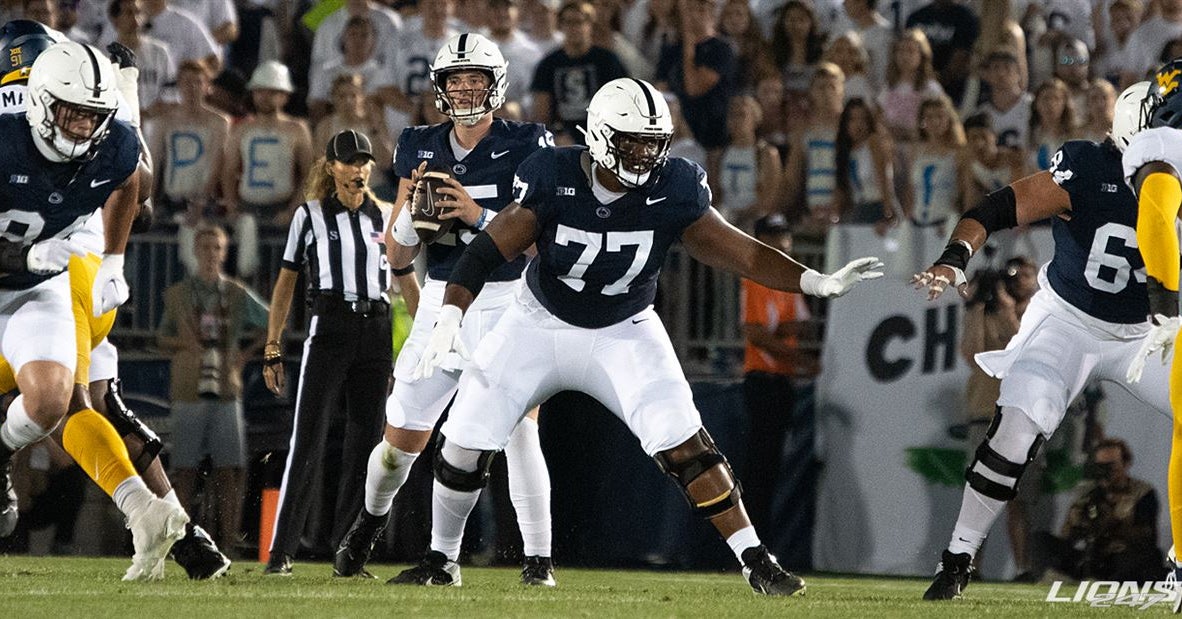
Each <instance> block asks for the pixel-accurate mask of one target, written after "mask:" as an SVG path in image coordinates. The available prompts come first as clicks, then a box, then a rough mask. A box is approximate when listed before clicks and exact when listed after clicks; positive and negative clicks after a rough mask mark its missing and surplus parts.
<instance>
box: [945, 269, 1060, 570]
mask: <svg viewBox="0 0 1182 619" xmlns="http://www.w3.org/2000/svg"><path fill="white" fill-rule="evenodd" d="M991 250H992V248H989V247H986V248H985V250H984V253H985V255H986V257H991V254H992V251H991ZM969 286H970V289H971V290H970V294H969V300H968V301H966V302H965V308H964V336H963V338H962V339H961V342H960V352H961V355H962V356H963V357H964V359H965V362H966V363H968V366H969V370H970V374H969V379H968V381H967V383H966V387H965V401H966V406H965V408H966V411H967V413H968V419H967V420H966V425H967V432H966V434H967V438H968V441H967V443H966V449H967V450H968V454H967V455H968V459H969V461H972V459H973V457H974V453H975V452H976V449H977V446H978V445H980V444H981V441H983V440H985V435H986V432H987V431H988V429H989V424H990V422H992V421H993V414H994V411H995V410H996V408H997V398H998V396H999V391H1000V386H1001V381H1000V380H998V379H996V378H993V377H992V376H989V375H988V374H986V373H985V372H984V371H983V370H981V368H980V367H978V366H977V363H976V361H975V360H974V359H973V357H974V355H976V354H977V353H982V352H986V351H990V350H1001V349H1003V348H1005V347H1006V344H1008V343H1009V341H1010V338H1012V337H1013V336H1014V334H1015V333H1017V332H1018V323H1019V321H1020V320H1021V319H1022V314H1023V313H1024V312H1025V311H1026V305H1027V304H1028V303H1029V302H1030V298H1031V297H1033V296H1034V293H1035V291H1037V290H1038V269H1037V268H1036V267H1035V265H1034V263H1033V262H1031V261H1030V260H1028V259H1027V258H1025V257H1021V256H1019V257H1015V258H1011V259H1010V260H1008V261H1007V262H1006V264H1005V268H1004V269H1003V270H1000V271H999V270H997V269H981V270H980V271H978V272H977V274H976V276H975V277H974V278H973V281H972V282H971V283H970V284H969ZM1041 462H1042V460H1041V459H1040V460H1038V461H1036V463H1035V466H1041ZM1030 477H1031V478H1032V479H1028V480H1027V483H1025V484H1022V485H1020V486H1019V490H1018V497H1017V500H1015V501H1013V502H1011V503H1010V505H1009V506H1008V508H1007V509H1006V525H1007V526H1008V532H1009V536H1010V548H1011V550H1012V551H1013V553H1014V564H1015V565H1017V566H1018V570H1019V572H1025V571H1026V570H1027V569H1028V568H1029V567H1030V564H1029V556H1028V553H1027V539H1028V537H1029V530H1030V526H1029V522H1030V519H1029V516H1028V514H1027V507H1028V506H1029V505H1030V504H1032V503H1033V502H1034V501H1035V500H1037V498H1038V492H1039V485H1040V484H1038V483H1037V479H1034V478H1036V477H1037V475H1035V474H1032V475H1030ZM978 556H980V555H978Z"/></svg>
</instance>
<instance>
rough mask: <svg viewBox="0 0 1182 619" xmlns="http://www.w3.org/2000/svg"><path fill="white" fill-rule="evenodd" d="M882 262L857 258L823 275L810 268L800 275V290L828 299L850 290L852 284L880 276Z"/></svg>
mask: <svg viewBox="0 0 1182 619" xmlns="http://www.w3.org/2000/svg"><path fill="white" fill-rule="evenodd" d="M882 267H883V263H882V261H881V260H879V259H878V258H858V259H856V260H851V261H850V263H849V264H847V265H845V266H843V267H841V268H840V269H838V270H837V271H836V272H835V273H833V274H832V275H823V274H821V273H818V272H816V271H814V270H812V269H808V270H806V271H805V272H804V273H801V275H800V291H801V292H803V293H805V294H807V295H811V296H814V297H821V298H822V299H830V298H833V297H840V296H841V295H843V294H845V293H847V292H849V291H850V288H853V287H854V284H856V283H858V282H860V281H863V280H867V279H878V278H880V277H882V271H876V270H875V269H881V268H882Z"/></svg>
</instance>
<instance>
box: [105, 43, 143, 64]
mask: <svg viewBox="0 0 1182 619" xmlns="http://www.w3.org/2000/svg"><path fill="white" fill-rule="evenodd" d="M107 53H108V54H110V55H111V62H113V63H115V64H117V65H119V68H120V69H126V68H128V67H135V66H136V64H135V52H133V51H131V48H129V47H127V46H126V45H124V44H122V43H120V42H118V41H111V42H110V43H108V44H107Z"/></svg>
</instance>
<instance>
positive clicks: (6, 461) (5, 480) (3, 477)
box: [0, 444, 20, 537]
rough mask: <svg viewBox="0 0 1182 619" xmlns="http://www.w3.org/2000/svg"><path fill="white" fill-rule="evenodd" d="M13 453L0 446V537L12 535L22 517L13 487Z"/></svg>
mask: <svg viewBox="0 0 1182 619" xmlns="http://www.w3.org/2000/svg"><path fill="white" fill-rule="evenodd" d="M12 453H13V452H11V451H9V450H8V448H7V447H5V446H4V445H3V444H0V537H8V536H9V535H12V532H13V531H15V530H16V522H17V520H18V519H19V517H20V511H19V509H18V506H17V502H16V488H15V487H14V486H13V485H12Z"/></svg>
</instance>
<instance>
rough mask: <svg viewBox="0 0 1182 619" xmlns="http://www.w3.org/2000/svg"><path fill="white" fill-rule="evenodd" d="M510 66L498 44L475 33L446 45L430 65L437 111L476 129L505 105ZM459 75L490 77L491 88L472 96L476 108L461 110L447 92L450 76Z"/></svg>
mask: <svg viewBox="0 0 1182 619" xmlns="http://www.w3.org/2000/svg"><path fill="white" fill-rule="evenodd" d="M507 66H508V63H507V62H505V57H504V56H503V55H501V50H500V49H498V48H497V46H496V44H494V43H493V42H492V41H490V40H488V39H487V38H486V37H484V36H483V35H480V34H476V33H474V32H465V33H463V34H458V35H456V36H454V37H452V38H450V39H448V40H447V43H444V44H443V47H442V48H440V50H439V53H438V54H436V55H435V62H434V63H433V64H432V65H431V85H432V86H433V87H434V88H435V107H436V108H438V109H439V111H440V112H443V113H444V114H447V115H448V116H450V117H451V118H452V120H454V121H456V122H458V123H460V124H464V125H474V124H476V123H477V122H478V121H479V120H480V119H481V118H482V117H483V116H484V115H485V114H487V113H489V112H492V111H493V110H496V109H498V108H500V107H501V105H503V104H504V103H505V88H506V86H507V85H508V83H509V81H508V73H507V71H506V68H507ZM456 71H480V72H482V73H484V74H486V75H488V80H489V86H488V88H487V89H485V90H484V93H483V94H484V96H483V101H481V97H480V93H478V92H477V93H472V97H474V98H475V101H474V102H473V105H469V106H466V107H460V106H458V105H456V102H455V101H454V100H453V98H452V96H451V95H449V94H448V92H447V76H448V75H449V74H451V73H454V72H456Z"/></svg>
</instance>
